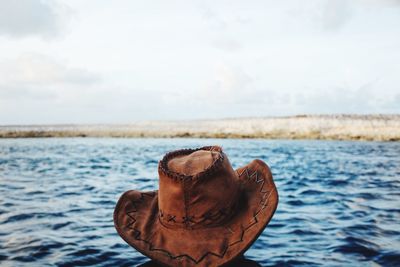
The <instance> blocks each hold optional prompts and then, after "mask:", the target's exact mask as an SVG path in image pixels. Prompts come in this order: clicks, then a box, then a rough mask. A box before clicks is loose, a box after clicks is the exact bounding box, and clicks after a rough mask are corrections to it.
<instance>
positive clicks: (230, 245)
mask: <svg viewBox="0 0 400 267" xmlns="http://www.w3.org/2000/svg"><path fill="white" fill-rule="evenodd" d="M158 173H159V190H158V191H150V192H141V191H136V190H130V191H127V192H125V193H124V194H123V195H122V196H121V197H120V199H119V201H118V203H117V205H116V207H115V211H114V224H115V228H116V229H117V232H118V234H119V235H120V236H121V237H122V238H123V239H124V240H125V241H126V242H127V243H128V244H129V245H131V246H132V247H134V248H135V249H137V250H138V251H139V252H141V253H143V254H144V255H146V256H148V257H149V258H151V259H153V260H155V261H157V262H159V263H161V264H164V265H167V266H221V265H224V264H227V263H229V262H231V261H233V260H235V259H236V258H237V257H238V256H240V255H242V254H243V253H244V252H245V251H246V249H248V248H249V247H250V245H251V244H252V243H253V242H254V241H255V240H256V239H257V237H258V236H259V235H260V234H261V233H262V231H263V229H264V228H265V227H266V225H267V224H268V222H269V221H270V220H271V218H272V216H273V214H274V212H275V210H276V208H277V205H278V192H277V190H276V187H275V184H274V182H273V179H272V174H271V171H270V169H269V167H268V166H267V165H266V164H265V163H264V162H263V161H261V160H258V159H255V160H253V161H252V162H250V163H249V164H247V165H245V166H243V167H241V168H238V169H237V170H233V168H232V166H231V164H230V162H229V160H228V157H227V156H226V154H225V153H224V152H223V151H222V148H221V147H219V146H207V147H201V148H197V149H182V150H177V151H173V152H169V153H167V154H166V155H165V156H164V158H163V159H162V160H161V161H160V162H159V165H158Z"/></svg>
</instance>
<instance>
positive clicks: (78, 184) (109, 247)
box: [0, 138, 400, 266]
mask: <svg viewBox="0 0 400 267" xmlns="http://www.w3.org/2000/svg"><path fill="white" fill-rule="evenodd" d="M214 144H220V145H222V146H223V148H224V150H225V152H226V153H227V155H228V157H229V159H230V161H231V163H232V165H233V166H234V167H235V168H237V167H240V166H243V165H245V164H247V163H248V162H250V161H251V160H252V159H254V158H259V159H262V160H264V161H266V162H267V163H268V164H269V165H270V167H271V170H272V173H273V175H274V180H275V182H276V185H277V187H278V191H279V195H280V203H279V206H278V210H277V212H276V213H275V215H274V217H273V219H272V221H271V223H270V224H269V225H268V227H267V228H266V229H265V231H264V233H263V234H262V235H261V236H260V238H259V239H258V240H257V241H256V243H254V245H253V246H252V247H251V248H250V249H249V250H248V252H247V253H246V256H247V257H248V258H249V259H252V260H255V261H257V262H258V263H259V264H260V265H262V266H273V265H286V266H298V265H324V266H327V265H331V266H338V265H346V266H349V265H353V266H364V265H366V264H367V265H371V264H372V263H375V264H378V265H383V266H390V265H393V266H396V265H398V266H399V265H400V226H399V222H400V190H399V189H400V157H399V155H400V143H379V142H335V141H284V140H233V139H230V140H229V139H228V140H226V139H225V140H221V139H112V138H99V139H89V138H87V139H85V138H71V139H2V140H0V182H1V183H0V204H1V205H0V263H1V265H2V266H3V265H4V266H24V265H26V266H45V265H48V266H77V265H86V266H87V265H99V266H121V265H128V266H136V265H138V264H141V263H144V262H146V261H147V259H146V258H145V257H144V256H142V255H141V254H140V253H138V252H136V251H135V250H133V249H132V248H130V247H129V246H128V245H127V244H125V242H124V241H123V240H122V239H121V238H120V237H119V236H118V235H117V233H116V231H115V229H114V226H113V219H112V214H113V210H114V206H115V203H116V201H117V199H118V197H119V196H120V194H122V193H123V192H125V191H126V190H129V189H138V190H154V189H157V188H158V179H157V164H158V160H160V159H161V158H162V156H163V155H164V154H165V153H166V152H168V151H171V150H175V149H180V148H184V147H199V146H203V145H214Z"/></svg>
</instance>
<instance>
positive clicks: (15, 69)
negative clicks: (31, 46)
mask: <svg viewBox="0 0 400 267" xmlns="http://www.w3.org/2000/svg"><path fill="white" fill-rule="evenodd" d="M0 73H1V76H0V99H1V98H4V97H5V98H8V99H9V98H24V97H25V98H35V99H37V98H40V97H44V98H47V97H50V96H51V97H54V96H56V95H57V94H58V93H60V92H61V93H62V90H63V89H65V88H69V87H73V88H75V89H76V88H82V87H87V86H90V85H92V84H95V83H97V82H99V81H100V79H101V77H100V75H99V74H95V73H91V72H90V71H88V70H85V69H82V68H75V67H69V66H67V65H64V64H62V63H61V62H58V61H57V60H54V59H52V58H50V57H48V56H45V55H43V54H36V53H28V54H22V55H21V56H19V57H18V58H16V59H7V60H1V61H0Z"/></svg>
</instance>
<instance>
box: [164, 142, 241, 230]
mask: <svg viewBox="0 0 400 267" xmlns="http://www.w3.org/2000/svg"><path fill="white" fill-rule="evenodd" d="M201 150H204V151H210V152H212V153H213V154H211V155H209V156H208V158H209V157H210V156H211V159H212V162H211V163H210V164H209V165H208V166H206V167H205V168H204V169H201V170H200V171H198V172H195V173H192V174H186V173H182V172H178V171H177V170H176V169H172V168H171V166H169V165H168V163H169V162H170V161H171V160H174V159H175V160H176V159H177V158H180V157H184V156H189V158H190V155H191V154H192V153H196V152H199V151H201ZM198 154H200V153H198ZM213 155H215V156H216V158H215V159H214V157H213ZM201 157H207V155H204V154H202V156H200V158H201ZM203 159H204V158H203ZM185 160H187V158H184V160H183V162H182V164H183V165H182V166H184V167H187V166H189V167H190V165H191V164H192V165H194V169H196V168H197V167H199V166H196V165H200V166H201V162H200V161H201V159H199V160H198V161H197V162H196V160H194V161H193V162H189V161H187V162H185ZM190 160H191V159H190ZM203 163H204V162H203ZM200 168H201V167H200ZM171 178H172V179H171ZM159 183H160V184H159V202H158V207H159V219H160V222H161V223H162V224H163V225H164V226H166V227H169V228H184V229H198V228H206V227H214V226H220V225H222V224H223V223H224V222H225V221H227V220H228V219H229V218H230V217H231V216H232V215H233V213H234V211H235V210H236V207H237V205H238V202H239V201H238V198H239V197H238V196H239V194H240V186H239V183H238V176H237V173H236V172H235V171H234V170H233V168H232V166H231V164H230V162H229V160H228V158H227V157H226V155H225V154H224V153H223V152H222V148H221V147H219V146H206V147H201V148H197V149H181V150H177V151H173V152H170V153H167V154H166V155H165V156H164V158H163V159H162V160H161V161H160V163H159Z"/></svg>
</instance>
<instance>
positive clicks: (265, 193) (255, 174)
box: [117, 167, 272, 264]
mask: <svg viewBox="0 0 400 267" xmlns="http://www.w3.org/2000/svg"><path fill="white" fill-rule="evenodd" d="M244 173H245V174H246V176H247V180H254V182H256V183H257V184H258V183H261V188H260V191H259V192H260V193H262V194H263V195H262V200H263V199H265V201H264V202H262V201H261V202H260V204H262V205H261V207H260V209H259V210H257V211H256V212H255V213H254V214H253V219H254V221H253V222H252V221H250V224H249V225H248V226H246V227H245V228H244V229H243V230H242V232H241V234H240V238H239V239H238V240H236V241H234V242H231V243H230V244H228V246H226V247H225V248H224V250H223V252H222V253H221V254H216V253H213V252H210V251H208V252H206V253H205V254H204V255H203V256H201V257H200V258H199V259H198V260H196V259H194V258H193V257H191V256H190V255H187V254H181V255H177V256H174V255H173V254H172V253H171V252H169V251H168V250H165V249H162V248H155V247H154V246H153V244H152V243H151V242H149V241H147V240H145V239H141V238H140V236H141V232H140V231H138V230H137V229H135V228H134V227H132V226H133V224H134V223H135V222H136V219H135V218H134V216H132V215H131V214H132V213H135V212H137V206H136V204H138V203H141V202H142V201H143V199H144V196H145V195H149V193H141V196H140V198H139V199H137V200H134V201H132V205H133V207H134V209H133V210H131V211H128V212H126V215H127V216H128V217H129V218H130V219H131V220H132V222H131V223H129V224H128V225H126V227H127V228H129V229H131V230H133V231H134V238H135V239H136V240H138V241H142V242H144V243H146V244H147V245H148V246H149V248H148V250H149V251H158V252H162V253H164V254H166V255H167V256H168V257H169V258H170V259H177V258H182V257H186V258H188V259H189V260H191V261H193V262H194V263H196V264H198V263H200V262H201V261H202V260H203V259H204V258H205V257H206V256H208V255H213V256H216V257H218V258H221V259H222V258H223V257H224V255H225V253H226V251H227V250H228V248H229V247H231V246H234V245H236V244H238V243H240V242H243V237H244V234H245V233H246V231H248V230H249V229H250V228H251V227H253V226H254V225H256V224H257V223H258V219H257V216H258V214H259V213H260V212H261V211H262V210H263V209H264V208H265V207H266V206H267V202H268V199H269V197H270V196H271V194H272V191H268V190H265V189H264V185H265V179H264V178H260V179H259V177H258V171H257V170H255V171H254V172H253V173H252V174H250V173H249V170H248V168H247V167H246V168H245V169H244V170H243V171H242V172H241V173H240V174H239V173H238V175H239V176H242V175H243V174H244ZM253 178H254V179H253ZM153 195H154V194H153ZM161 214H162V211H161ZM117 230H118V229H117ZM227 230H228V231H229V232H231V233H234V231H233V230H232V229H231V228H229V227H227Z"/></svg>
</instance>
